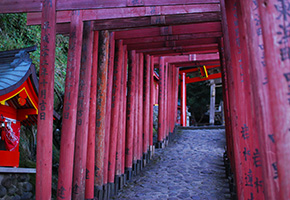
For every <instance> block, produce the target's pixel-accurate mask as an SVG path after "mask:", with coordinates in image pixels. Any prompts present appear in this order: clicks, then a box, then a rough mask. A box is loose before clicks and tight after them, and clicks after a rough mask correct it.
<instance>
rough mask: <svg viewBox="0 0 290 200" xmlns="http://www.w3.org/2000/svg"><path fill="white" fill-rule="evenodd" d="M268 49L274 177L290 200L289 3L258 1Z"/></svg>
mask: <svg viewBox="0 0 290 200" xmlns="http://www.w3.org/2000/svg"><path fill="white" fill-rule="evenodd" d="M258 5H259V8H258V9H259V10H260V16H261V17H260V18H259V19H261V30H262V33H263V41H264V50H265V54H264V55H265V64H266V65H265V67H266V70H267V72H268V74H269V76H268V80H267V82H268V87H269V93H270V94H271V95H270V99H269V103H270V108H271V115H270V114H269V113H267V115H269V116H272V120H271V122H272V125H273V133H272V134H273V135H272V137H274V138H275V140H274V141H275V144H276V154H277V163H273V164H272V165H273V168H275V169H274V172H275V173H274V177H277V174H278V177H279V178H278V181H279V185H280V196H279V199H281V200H286V199H289V198H290V170H289V167H288V166H289V163H290V147H289V144H290V126H289V120H290V69H289V66H290V41H289V23H290V16H289V1H279V0H270V1H267V2H264V1H260V0H259V1H258Z"/></svg>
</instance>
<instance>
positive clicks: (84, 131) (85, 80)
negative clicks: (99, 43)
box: [72, 21, 94, 199]
mask: <svg viewBox="0 0 290 200" xmlns="http://www.w3.org/2000/svg"><path fill="white" fill-rule="evenodd" d="M93 33H94V32H93V22H91V21H87V22H84V33H83V44H82V58H81V69H80V81H79V92H78V105H77V108H78V109H77V125H76V142H75V156H74V171H73V190H72V194H73V196H72V199H84V198H85V181H86V163H87V146H88V126H89V106H90V88H91V72H92V52H93Z"/></svg>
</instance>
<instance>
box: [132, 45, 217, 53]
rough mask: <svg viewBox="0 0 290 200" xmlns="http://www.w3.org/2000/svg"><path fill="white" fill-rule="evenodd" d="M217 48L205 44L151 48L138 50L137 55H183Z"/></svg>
mask: <svg viewBox="0 0 290 200" xmlns="http://www.w3.org/2000/svg"><path fill="white" fill-rule="evenodd" d="M217 48H218V45H217V44H203V45H190V46H179V47H161V48H150V49H143V50H138V51H137V53H145V54H150V53H152V52H162V51H175V52H177V53H182V52H189V51H195V50H198V49H201V50H206V49H208V50H210V49H217Z"/></svg>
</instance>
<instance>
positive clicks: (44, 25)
mask: <svg viewBox="0 0 290 200" xmlns="http://www.w3.org/2000/svg"><path fill="white" fill-rule="evenodd" d="M55 6H56V1H55V0H51V1H49V0H44V1H43V4H42V18H41V46H40V69H39V71H40V73H39V90H38V94H39V97H38V98H39V99H38V108H41V109H40V110H39V115H38V118H37V133H38V134H37V154H36V170H37V173H36V195H35V198H36V199H37V200H40V199H45V200H48V199H51V181H52V178H51V173H52V132H53V101H54V62H55V32H56V11H55Z"/></svg>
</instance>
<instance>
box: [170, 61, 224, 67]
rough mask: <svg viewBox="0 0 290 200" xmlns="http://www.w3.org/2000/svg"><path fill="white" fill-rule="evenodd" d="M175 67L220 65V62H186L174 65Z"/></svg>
mask: <svg viewBox="0 0 290 200" xmlns="http://www.w3.org/2000/svg"><path fill="white" fill-rule="evenodd" d="M174 65H175V67H178V68H180V67H193V66H197V65H198V66H200V65H206V66H207V65H220V60H202V61H187V62H180V63H176V64H174Z"/></svg>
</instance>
